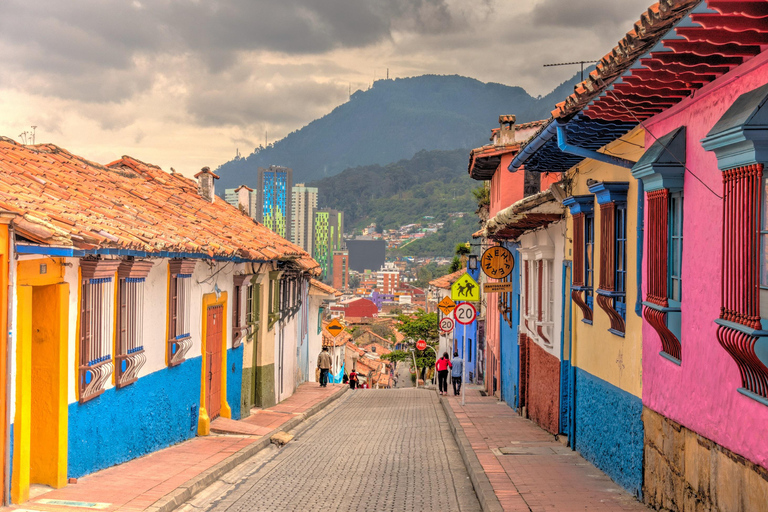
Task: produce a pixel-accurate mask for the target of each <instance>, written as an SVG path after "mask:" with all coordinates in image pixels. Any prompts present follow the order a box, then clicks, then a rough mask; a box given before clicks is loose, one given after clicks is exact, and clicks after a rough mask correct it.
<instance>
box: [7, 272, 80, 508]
mask: <svg viewBox="0 0 768 512" xmlns="http://www.w3.org/2000/svg"><path fill="white" fill-rule="evenodd" d="M62 263H63V260H62V259H55V258H40V259H35V260H26V261H21V262H19V263H18V266H17V282H18V283H17V288H16V299H17V319H16V325H17V331H16V333H17V334H16V343H17V346H16V397H15V398H16V415H15V417H14V452H13V479H12V482H11V500H12V501H13V502H14V503H21V502H24V501H26V500H27V499H29V484H30V483H42V484H46V485H50V486H52V487H63V486H64V485H65V484H66V480H67V420H68V416H67V354H68V350H67V337H68V331H69V285H68V284H67V283H65V282H63V279H64V267H63V265H62ZM42 265H44V266H42Z"/></svg>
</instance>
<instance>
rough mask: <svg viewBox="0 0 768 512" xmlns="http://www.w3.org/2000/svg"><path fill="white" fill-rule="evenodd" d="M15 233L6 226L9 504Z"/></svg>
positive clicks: (6, 494)
mask: <svg viewBox="0 0 768 512" xmlns="http://www.w3.org/2000/svg"><path fill="white" fill-rule="evenodd" d="M15 239H16V235H15V233H14V230H13V225H12V224H11V225H9V226H8V319H7V325H6V326H7V332H6V338H5V429H6V430H5V439H4V440H3V443H4V444H5V457H4V460H3V468H4V475H5V479H4V481H3V486H4V487H3V502H4V503H3V504H4V505H10V504H11V388H12V383H11V368H12V367H13V361H12V359H11V358H12V357H13V326H14V320H15V318H14V316H15V315H14V314H13V298H14V288H15V286H16V282H15V281H16V271H15V269H16V253H15V251H14V249H15V247H16V240H15Z"/></svg>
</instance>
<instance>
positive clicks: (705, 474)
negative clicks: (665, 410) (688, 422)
mask: <svg viewBox="0 0 768 512" xmlns="http://www.w3.org/2000/svg"><path fill="white" fill-rule="evenodd" d="M643 424H644V427H645V441H644V444H645V446H644V453H645V464H644V473H645V479H644V489H643V496H644V497H645V502H646V504H647V505H649V506H651V507H653V508H655V509H656V510H665V511H666V510H671V511H675V512H677V511H685V512H687V511H695V512H710V511H712V512H715V511H717V512H742V511H743V512H755V511H760V510H768V470H767V469H766V468H763V467H761V466H758V465H757V464H754V463H752V462H750V461H749V460H747V459H745V458H744V457H742V456H741V455H737V454H735V453H733V452H731V451H730V450H728V449H726V448H723V447H722V446H720V445H718V444H716V443H715V442H713V441H711V440H710V439H707V438H705V437H702V436H700V435H699V434H697V433H696V432H693V431H691V430H689V429H687V428H685V427H684V426H682V425H680V424H678V423H676V422H674V421H672V420H670V419H669V418H666V417H664V416H662V415H660V414H659V413H657V412H655V411H653V410H651V409H648V408H647V407H643ZM755 434H756V435H760V434H758V433H755Z"/></svg>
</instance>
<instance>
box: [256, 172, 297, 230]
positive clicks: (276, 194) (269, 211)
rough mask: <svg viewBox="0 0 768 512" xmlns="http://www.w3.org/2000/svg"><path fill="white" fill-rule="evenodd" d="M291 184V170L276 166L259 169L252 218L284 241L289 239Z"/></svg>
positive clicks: (291, 217)
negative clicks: (254, 209)
mask: <svg viewBox="0 0 768 512" xmlns="http://www.w3.org/2000/svg"><path fill="white" fill-rule="evenodd" d="M292 183H293V170H292V169H289V168H287V167H279V166H276V165H270V166H269V169H264V168H263V167H259V175H258V184H257V187H256V194H257V196H258V199H257V201H256V211H255V212H254V213H255V214H254V216H253V217H254V219H256V220H257V221H259V222H261V223H262V224H264V225H265V226H266V227H268V228H269V229H271V230H272V231H274V232H275V233H277V234H278V235H280V236H281V237H283V238H285V239H286V240H290V239H291V227H292V226H291V222H292V219H293V216H292V211H291V210H292V205H291V201H292V199H293V197H292V194H291V185H292Z"/></svg>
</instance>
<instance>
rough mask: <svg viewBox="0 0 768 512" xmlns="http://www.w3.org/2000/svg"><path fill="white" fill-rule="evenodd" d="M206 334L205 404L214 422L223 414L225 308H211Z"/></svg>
mask: <svg viewBox="0 0 768 512" xmlns="http://www.w3.org/2000/svg"><path fill="white" fill-rule="evenodd" d="M207 315H208V318H207V321H206V333H205V350H206V352H205V355H206V358H205V360H206V363H207V365H206V366H207V368H206V370H207V372H208V379H207V381H206V386H205V388H206V389H205V391H206V393H205V402H206V409H207V410H208V417H209V418H210V419H211V420H213V419H214V418H218V416H219V414H220V413H221V345H222V338H221V334H222V329H223V328H224V306H220V305H219V306H209V307H208V312H207Z"/></svg>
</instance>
